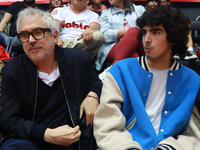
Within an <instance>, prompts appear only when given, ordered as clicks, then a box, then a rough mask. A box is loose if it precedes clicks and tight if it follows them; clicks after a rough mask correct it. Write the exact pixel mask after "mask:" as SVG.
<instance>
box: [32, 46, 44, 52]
mask: <svg viewBox="0 0 200 150" xmlns="http://www.w3.org/2000/svg"><path fill="white" fill-rule="evenodd" d="M40 48H41V47H31V48H29V51H31V52H33V51H38V49H40Z"/></svg>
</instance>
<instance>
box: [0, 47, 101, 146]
mask: <svg viewBox="0 0 200 150" xmlns="http://www.w3.org/2000/svg"><path fill="white" fill-rule="evenodd" d="M55 53H56V56H57V60H58V68H59V71H60V79H61V83H62V87H63V90H64V95H65V99H66V103H67V106H68V108H69V115H70V119H71V121H72V124H73V125H74V127H75V126H76V125H80V128H81V129H83V127H82V126H81V124H80V119H79V110H80V104H81V103H82V101H83V100H84V98H85V97H86V95H87V93H88V92H89V91H94V92H95V93H96V94H97V95H98V96H100V93H101V87H102V85H101V81H100V80H99V78H98V75H96V73H94V72H93V71H92V70H91V66H92V63H91V57H90V55H89V53H87V52H83V51H80V50H75V49H67V48H61V47H58V46H56V48H55ZM2 76H3V79H2V103H1V105H2V106H1V108H2V113H1V126H2V130H3V134H4V136H7V137H11V138H20V139H28V140H33V141H36V142H41V141H43V136H44V132H45V130H46V128H47V127H44V126H41V125H40V124H37V122H34V116H35V113H36V112H35V111H36V108H37V92H38V70H37V68H36V66H35V65H34V63H33V62H32V61H31V60H30V59H29V57H28V56H27V55H26V54H22V55H19V56H17V57H14V58H13V59H12V60H11V61H10V62H8V63H7V64H6V66H5V67H4V68H3V69H2ZM46 105H48V103H47V104H46ZM89 128H90V129H89ZM84 134H85V135H84ZM89 135H93V131H92V129H91V127H90V126H88V127H86V128H85V131H84V130H82V134H81V136H82V137H84V139H83V140H80V143H81V141H84V142H87V143H89V142H91V140H90V139H89V138H90V136H89ZM87 140H88V141H87ZM85 146H86V147H84V146H83V145H81V146H80V147H81V149H83V150H84V148H89V146H88V145H85Z"/></svg>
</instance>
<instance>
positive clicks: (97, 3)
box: [89, 0, 108, 16]
mask: <svg viewBox="0 0 200 150" xmlns="http://www.w3.org/2000/svg"><path fill="white" fill-rule="evenodd" d="M89 9H90V10H92V11H94V12H97V13H98V14H99V16H100V15H101V12H102V11H103V10H104V9H106V10H107V9H108V8H107V7H106V6H105V5H103V4H101V0H91V5H90V6H89Z"/></svg>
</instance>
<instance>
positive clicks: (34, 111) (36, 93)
mask: <svg viewBox="0 0 200 150" xmlns="http://www.w3.org/2000/svg"><path fill="white" fill-rule="evenodd" d="M58 70H59V73H60V69H59V67H58ZM60 80H61V84H62V87H63V92H64V96H65V100H66V103H67V108H68V110H69V116H70V119H71V121H72V125H73V126H74V127H75V123H74V121H73V119H72V114H71V111H70V107H69V103H68V101H67V95H66V92H65V88H64V84H63V80H62V77H61V73H60ZM35 95H36V97H35V106H34V110H33V118H32V121H34V119H35V113H36V106H37V95H38V70H37V79H36V92H35ZM78 149H79V150H80V140H79V144H78Z"/></svg>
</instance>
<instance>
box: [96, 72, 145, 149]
mask: <svg viewBox="0 0 200 150" xmlns="http://www.w3.org/2000/svg"><path fill="white" fill-rule="evenodd" d="M122 105H123V95H122V92H121V90H120V88H119V86H118V84H117V82H116V81H115V79H114V78H113V76H112V75H111V74H110V73H109V72H108V73H107V75H106V77H105V79H104V84H103V89H102V93H101V97H100V105H99V107H98V109H97V111H96V114H95V117H94V136H95V139H96V142H97V145H98V146H99V148H100V149H113V150H116V149H117V150H127V149H134V148H135V149H138V150H142V147H141V146H140V145H139V144H138V143H137V142H136V141H133V139H132V136H131V134H130V133H129V131H128V130H127V129H126V128H125V124H126V118H125V117H124V115H123V114H122V112H121V108H122Z"/></svg>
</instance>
